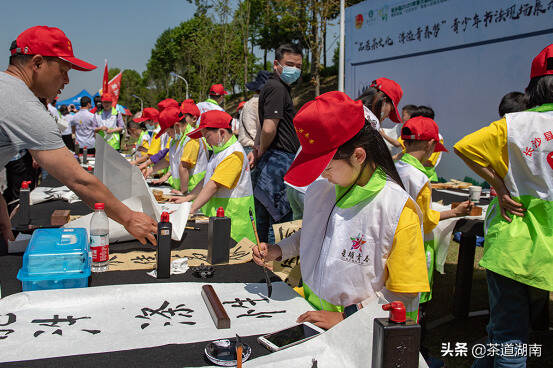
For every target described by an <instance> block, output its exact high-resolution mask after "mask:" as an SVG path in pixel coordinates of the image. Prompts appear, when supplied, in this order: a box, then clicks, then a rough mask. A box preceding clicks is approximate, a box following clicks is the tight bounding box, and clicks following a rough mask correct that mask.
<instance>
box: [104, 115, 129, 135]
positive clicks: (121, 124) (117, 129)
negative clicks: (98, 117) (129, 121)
mask: <svg viewBox="0 0 553 368" xmlns="http://www.w3.org/2000/svg"><path fill="white" fill-rule="evenodd" d="M124 128H125V123H124V122H123V116H122V115H121V113H118V114H117V125H116V126H115V128H113V129H108V131H107V132H108V134H109V133H118V132H121V131H123V129H124Z"/></svg>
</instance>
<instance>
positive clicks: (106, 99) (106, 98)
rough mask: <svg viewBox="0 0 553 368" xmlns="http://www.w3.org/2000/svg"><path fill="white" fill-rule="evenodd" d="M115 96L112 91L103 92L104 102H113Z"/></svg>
mask: <svg viewBox="0 0 553 368" xmlns="http://www.w3.org/2000/svg"><path fill="white" fill-rule="evenodd" d="M113 100H114V96H113V94H112V93H111V92H106V93H104V94H102V102H113Z"/></svg>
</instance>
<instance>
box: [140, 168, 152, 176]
mask: <svg viewBox="0 0 553 368" xmlns="http://www.w3.org/2000/svg"><path fill="white" fill-rule="evenodd" d="M153 172H154V169H152V168H151V167H147V168H145V169H144V170H143V171H142V175H144V178H148V177H150V175H152V173H153Z"/></svg>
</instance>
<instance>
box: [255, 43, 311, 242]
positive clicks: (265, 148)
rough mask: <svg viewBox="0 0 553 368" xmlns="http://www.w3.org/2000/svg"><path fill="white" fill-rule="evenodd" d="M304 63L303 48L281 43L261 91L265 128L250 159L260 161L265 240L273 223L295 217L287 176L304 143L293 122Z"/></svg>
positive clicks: (259, 210) (260, 221) (258, 204)
mask: <svg viewBox="0 0 553 368" xmlns="http://www.w3.org/2000/svg"><path fill="white" fill-rule="evenodd" d="M301 65H302V54H301V49H299V48H298V47H297V46H294V45H281V46H279V48H277V49H276V50H275V61H274V64H273V69H274V73H273V75H272V77H271V78H270V79H269V80H268V81H267V83H266V84H265V86H264V87H263V89H262V90H261V93H260V95H259V121H260V124H261V131H260V132H258V134H257V136H256V149H254V151H253V152H251V153H250V154H249V155H248V159H249V161H250V166H251V167H253V166H254V164H255V162H256V161H258V162H257V165H256V170H255V173H254V178H253V179H254V197H255V211H256V217H257V222H256V223H257V230H258V233H259V238H260V240H261V241H263V242H267V241H268V242H271V243H272V242H274V234H273V231H272V224H273V223H278V222H285V221H289V220H291V219H292V210H291V208H290V204H289V203H288V200H287V198H286V186H285V184H284V180H283V178H284V174H285V173H286V171H287V170H288V168H289V167H290V165H291V164H292V161H294V156H295V154H296V152H297V151H298V149H299V146H300V144H299V140H298V137H297V136H296V131H295V129H294V125H293V124H292V120H293V119H294V115H295V113H296V112H295V110H294V104H293V102H292V97H291V96H290V85H291V84H292V83H294V82H295V81H296V80H297V79H298V78H299V76H300V74H301Z"/></svg>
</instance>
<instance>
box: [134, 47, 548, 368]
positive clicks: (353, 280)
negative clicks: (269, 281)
mask: <svg viewBox="0 0 553 368" xmlns="http://www.w3.org/2000/svg"><path fill="white" fill-rule="evenodd" d="M217 88H219V87H218V86H217ZM217 88H214V89H217ZM219 89H220V88H219ZM219 92H220V91H219ZM402 95H403V92H402V89H401V87H400V85H399V84H398V83H396V82H395V81H393V80H391V79H388V78H378V79H375V81H374V82H373V83H372V84H371V85H370V86H368V87H367V89H366V90H365V91H364V92H363V94H362V95H361V96H359V97H358V99H357V100H353V99H351V98H350V97H349V96H347V95H346V94H344V93H342V92H328V93H325V94H323V95H321V96H319V97H317V98H315V99H314V100H312V101H310V102H308V103H306V104H305V105H304V106H303V107H302V108H301V109H300V111H299V112H298V113H297V114H296V116H295V117H294V120H293V123H294V128H295V130H296V133H297V136H298V138H299V141H300V143H301V148H300V150H299V151H298V154H297V155H296V158H295V160H294V162H293V163H292V165H291V166H290V168H289V169H288V172H287V174H286V176H285V178H284V181H285V182H286V184H287V185H289V187H290V188H289V192H288V196H289V197H291V196H295V197H294V198H296V199H295V201H296V200H297V201H298V202H299V203H298V205H297V208H298V212H297V213H296V211H294V217H295V218H303V225H302V229H301V230H300V231H298V232H296V233H294V234H293V235H292V236H290V237H288V238H285V239H283V240H282V241H280V242H279V243H278V244H267V243H261V244H260V247H259V250H258V249H257V248H254V261H255V262H256V263H258V264H259V265H264V264H265V262H267V261H274V260H277V261H279V260H284V259H288V258H292V257H295V256H298V255H299V256H300V259H301V274H302V281H303V292H304V296H305V298H306V299H307V300H308V301H309V302H310V303H311V305H312V306H314V307H315V309H316V311H309V312H306V313H304V314H303V315H301V316H299V318H298V322H301V321H309V322H312V323H315V324H317V325H318V326H320V327H323V328H330V327H332V326H334V325H335V324H337V323H339V322H340V321H341V320H343V319H344V318H347V317H348V316H349V315H350V314H352V313H354V312H355V311H356V310H358V309H359V308H362V307H363V305H366V303H369V302H371V301H372V300H374V299H376V298H380V299H381V300H387V301H395V300H401V301H403V302H404V304H405V305H406V308H407V311H408V314H409V315H410V316H411V317H412V318H413V319H416V320H420V318H421V317H422V316H423V314H422V313H421V310H420V309H423V308H422V307H423V306H424V303H426V302H428V301H429V300H430V299H431V297H432V284H433V282H432V281H433V278H432V275H433V272H434V265H435V257H434V253H435V248H434V242H433V238H432V230H433V229H434V228H435V227H436V225H437V224H438V222H439V221H440V220H444V219H447V218H451V217H458V216H466V215H468V214H469V213H470V211H471V208H472V206H473V205H472V204H471V202H470V201H466V202H463V203H461V204H460V205H459V206H458V207H456V208H455V209H452V210H447V211H442V212H438V211H436V210H434V209H433V208H432V189H431V186H430V183H431V182H432V181H436V180H437V174H436V166H437V165H438V163H439V162H440V158H441V154H442V153H443V152H447V149H446V148H445V146H444V138H443V136H442V135H441V134H440V132H439V128H438V124H437V123H436V122H435V121H434V111H433V110H432V109H431V108H429V107H427V106H415V105H406V106H405V107H404V109H403V111H402V114H400V112H399V111H400V110H399V109H398V105H399V102H400V100H401V98H402ZM173 101H174V100H173ZM208 103H210V104H213V105H214V106H211V109H206V106H207V103H204V105H206V106H202V109H198V107H197V106H196V105H195V104H194V103H193V101H189V100H187V101H184V102H183V103H182V104H181V105H180V106H178V104H177V103H176V101H174V102H171V103H167V102H165V103H164V104H162V105H164V106H158V107H159V110H161V111H160V113H158V112H157V110H155V109H153V108H147V109H144V112H143V114H142V117H141V118H138V119H135V123H133V124H131V125H129V128H130V131H131V134H133V135H134V136H135V137H138V145H137V147H138V148H137V149H136V158H135V160H134V161H133V163H134V164H137V165H139V166H140V168H141V169H142V170H143V172H144V175H145V176H147V177H148V176H150V175H152V173H155V172H159V170H162V169H164V168H169V170H168V171H167V172H166V173H165V174H163V176H162V178H161V179H158V180H157V181H156V182H161V181H164V180H166V179H167V181H168V182H169V183H171V185H172V187H173V188H174V192H175V193H178V194H179V196H176V197H174V198H173V199H172V200H173V201H174V202H177V203H179V202H186V201H192V207H191V211H192V212H196V211H198V210H200V209H201V210H202V212H203V213H204V214H205V215H207V216H212V215H215V212H216V210H217V208H218V207H223V208H224V209H225V214H226V215H227V216H229V217H230V218H231V221H232V229H231V237H232V238H233V239H234V240H235V241H237V242H238V241H240V240H241V239H242V238H244V237H245V238H248V239H250V240H252V241H254V242H255V235H254V233H253V231H252V228H251V223H250V222H249V218H248V211H249V210H250V209H253V208H254V205H253V200H254V199H253V191H252V182H251V178H250V166H249V163H248V160H247V158H246V152H245V150H244V148H243V147H242V145H241V144H240V143H239V142H238V141H237V138H236V136H235V135H234V134H233V130H234V129H233V118H232V116H231V115H229V114H227V113H226V112H224V111H222V110H221V109H220V107H219V106H218V104H219V103H220V102H219V101H216V100H213V99H210V100H209V101H208ZM160 104H161V103H160ZM207 107H210V106H207ZM528 109H529V110H528ZM202 110H203V111H204V112H203V113H202V114H201V115H200V112H201V111H202ZM499 110H500V115H502V116H503V115H505V116H503V117H502V119H501V120H498V121H496V122H494V123H492V124H491V125H490V126H488V127H485V128H483V129H481V130H479V131H477V132H475V133H473V134H470V135H468V136H466V137H465V138H463V139H462V140H461V141H459V142H457V143H456V144H455V146H454V148H455V153H456V154H457V155H459V156H460V157H461V158H462V159H463V160H464V161H465V162H466V164H467V165H468V166H469V168H471V169H472V170H473V171H474V172H475V173H477V174H478V175H479V176H481V177H482V178H484V179H485V180H486V181H487V182H488V183H490V185H492V186H493V188H494V189H495V191H496V192H497V199H495V200H494V202H492V204H491V205H490V207H489V210H488V212H487V219H486V240H485V253H484V257H483V259H482V261H481V263H480V264H481V265H482V266H483V267H485V268H486V269H487V276H488V285H489V293H490V323H489V326H488V332H489V340H490V342H492V343H498V344H505V343H511V342H523V343H525V342H527V340H528V329H529V321H528V320H529V317H528V315H529V308H530V307H529V303H530V302H529V298H528V293H529V292H528V289H530V288H537V289H542V290H553V272H551V269H552V265H553V231H552V229H553V206H552V205H551V203H553V202H552V201H553V189H552V188H553V154H552V153H551V151H552V149H551V147H550V146H549V145H550V141H553V136H552V135H551V132H552V131H553V114H552V111H553V45H550V46H548V47H547V48H546V49H544V50H543V51H542V53H540V54H539V55H538V56H537V57H536V58H535V59H534V62H533V64H532V74H531V80H530V84H529V86H528V88H527V89H526V93H525V94H523V93H511V94H508V95H506V96H505V97H504V99H503V100H502V102H501V105H500V109H499ZM523 110H526V111H523ZM385 119H390V120H391V121H392V122H394V123H396V126H394V127H393V128H385V127H383V126H382V122H383V121H384V120H385ZM198 121H199V125H197V122H198ZM143 123H145V124H146V125H147V128H146V127H145V126H142V130H143V131H140V130H139V129H138V125H135V124H143ZM337 132H340V134H336V133H337ZM163 136H167V138H165V139H164V138H163ZM536 137H539V138H540V139H536ZM551 144H553V143H551ZM528 147H531V154H529V153H528V152H527V151H528ZM525 149H526V151H525ZM169 178H171V180H170V179H169ZM294 190H296V191H298V190H299V194H298V195H294V194H293V193H294ZM300 194H301V195H300ZM300 205H301V206H300ZM293 207H294V206H293ZM300 207H301V208H300ZM513 215H514V216H513ZM500 305H501V306H500ZM513 318H516V319H517V320H518V321H520V324H518V323H517V324H516V326H515V324H513V323H512V320H513ZM486 359H487V360H486ZM495 359H496V363H498V362H499V361H500V360H506V361H509V359H511V360H510V362H511V363H512V364H515V365H513V366H517V367H518V366H524V364H525V363H524V362H525V359H526V358H525V357H523V356H516V357H513V358H509V357H501V358H497V357H496V358H495ZM476 366H478V367H484V366H490V367H491V366H493V358H491V360H490V358H485V359H482V360H479V361H477V362H476Z"/></svg>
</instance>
